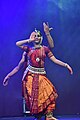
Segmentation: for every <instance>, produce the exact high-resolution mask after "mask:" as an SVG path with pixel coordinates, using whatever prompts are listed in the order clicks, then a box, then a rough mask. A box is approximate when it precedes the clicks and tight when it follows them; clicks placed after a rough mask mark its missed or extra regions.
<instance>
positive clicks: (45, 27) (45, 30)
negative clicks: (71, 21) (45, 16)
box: [43, 22, 53, 34]
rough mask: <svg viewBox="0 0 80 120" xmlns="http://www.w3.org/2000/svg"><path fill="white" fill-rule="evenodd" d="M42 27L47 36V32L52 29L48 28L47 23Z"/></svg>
mask: <svg viewBox="0 0 80 120" xmlns="http://www.w3.org/2000/svg"><path fill="white" fill-rule="evenodd" d="M43 27H44V32H45V33H46V34H48V33H49V31H50V30H52V29H53V28H52V27H49V24H48V22H47V23H45V22H44V23H43Z"/></svg>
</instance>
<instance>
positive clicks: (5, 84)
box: [3, 76, 10, 86]
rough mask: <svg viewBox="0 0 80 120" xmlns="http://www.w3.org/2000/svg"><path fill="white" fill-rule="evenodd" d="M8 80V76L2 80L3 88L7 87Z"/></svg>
mask: <svg viewBox="0 0 80 120" xmlns="http://www.w3.org/2000/svg"><path fill="white" fill-rule="evenodd" d="M9 79H10V77H9V76H6V77H5V78H4V80H3V85H4V86H7V85H8V80H9Z"/></svg>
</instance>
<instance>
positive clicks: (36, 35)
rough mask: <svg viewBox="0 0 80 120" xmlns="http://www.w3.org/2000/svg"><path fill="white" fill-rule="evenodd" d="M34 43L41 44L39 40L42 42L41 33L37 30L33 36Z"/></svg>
mask: <svg viewBox="0 0 80 120" xmlns="http://www.w3.org/2000/svg"><path fill="white" fill-rule="evenodd" d="M34 39H35V40H34V43H35V44H41V42H42V37H41V35H40V34H39V33H38V32H36V33H35V36H34Z"/></svg>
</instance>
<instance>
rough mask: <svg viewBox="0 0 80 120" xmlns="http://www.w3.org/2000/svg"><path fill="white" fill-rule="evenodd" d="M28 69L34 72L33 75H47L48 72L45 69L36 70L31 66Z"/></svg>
mask: <svg viewBox="0 0 80 120" xmlns="http://www.w3.org/2000/svg"><path fill="white" fill-rule="evenodd" d="M27 69H28V70H29V71H30V72H32V73H37V74H46V71H45V69H44V68H36V67H33V66H31V65H29V66H28V67H27Z"/></svg>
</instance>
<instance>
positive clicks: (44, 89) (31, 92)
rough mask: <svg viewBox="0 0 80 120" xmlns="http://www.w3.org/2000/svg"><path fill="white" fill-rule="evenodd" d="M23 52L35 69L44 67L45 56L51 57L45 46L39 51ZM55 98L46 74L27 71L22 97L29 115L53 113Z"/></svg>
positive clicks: (31, 49) (29, 50) (54, 92)
mask: <svg viewBox="0 0 80 120" xmlns="http://www.w3.org/2000/svg"><path fill="white" fill-rule="evenodd" d="M25 51H27V54H28V60H29V64H30V65H31V66H33V67H35V68H38V67H39V68H43V67H44V61H45V57H46V55H47V56H48V57H52V56H53V54H52V52H51V51H50V50H49V48H48V47H46V46H43V47H41V48H39V49H34V48H29V47H26V48H25ZM37 58H38V59H37ZM57 96H58V95H57V93H56V90H55V87H54V86H53V85H52V83H51V82H50V81H49V80H48V78H47V77H46V74H40V73H32V72H31V71H29V70H28V71H27V73H26V75H25V77H24V79H23V97H24V98H25V100H26V104H27V107H28V108H29V110H30V113H31V114H38V113H41V112H43V111H45V113H46V112H50V111H53V109H55V100H56V98H57Z"/></svg>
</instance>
